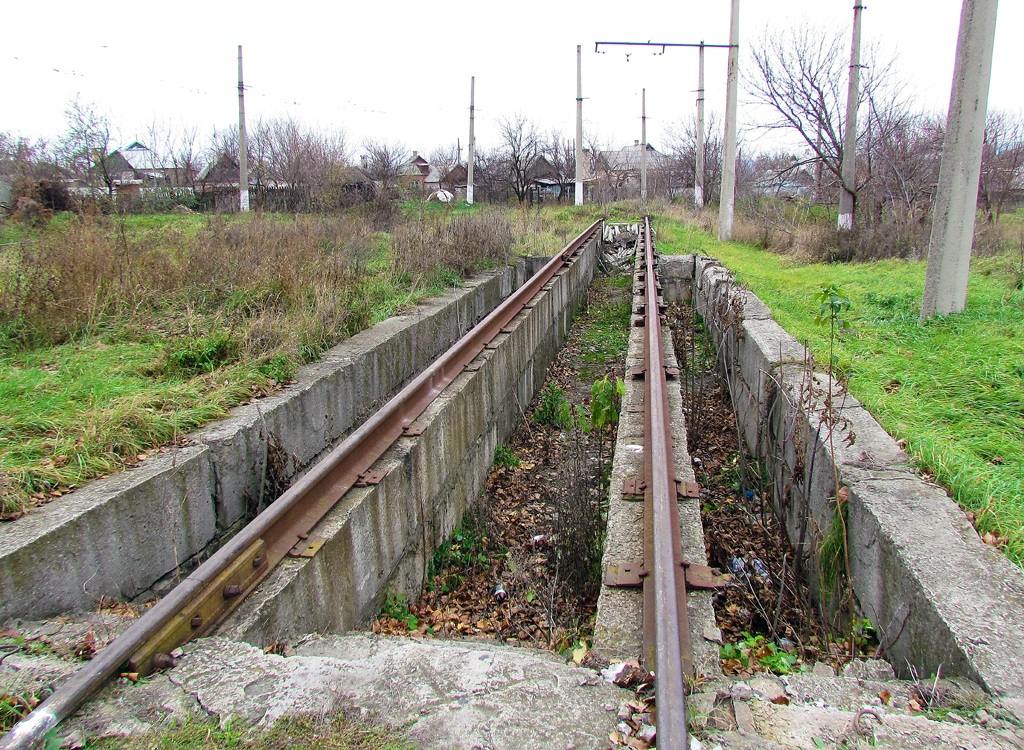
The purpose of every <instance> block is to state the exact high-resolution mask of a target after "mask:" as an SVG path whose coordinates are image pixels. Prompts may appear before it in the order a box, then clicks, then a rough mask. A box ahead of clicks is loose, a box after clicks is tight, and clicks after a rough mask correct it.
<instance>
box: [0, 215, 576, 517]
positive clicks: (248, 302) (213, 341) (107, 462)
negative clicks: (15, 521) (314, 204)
mask: <svg viewBox="0 0 1024 750" xmlns="http://www.w3.org/2000/svg"><path fill="white" fill-rule="evenodd" d="M592 220H593V216H592V215H591V212H590V211H577V210H575V209H571V208H568V209H564V208H563V209H553V210H546V211H543V212H537V211H530V212H523V211H503V210H498V209H492V208H488V207H482V206H474V207H471V208H449V207H444V206H425V205H424V204H418V203H416V204H407V205H406V206H403V207H402V210H401V211H398V212H385V214H384V215H380V214H365V213H364V214H359V213H352V214H348V215H344V216H339V217H315V216H279V215H265V216H260V215H249V216H245V217H240V216H233V217H209V216H199V215H195V216H127V217H76V216H73V215H70V214H66V215H58V216H57V217H55V218H54V220H53V222H51V224H50V225H48V226H47V227H45V228H43V229H25V228H23V227H21V226H20V225H17V224H14V223H13V222H7V223H6V224H0V518H3V517H7V518H10V517H14V516H17V515H19V514H20V513H22V512H24V511H25V510H26V509H27V508H29V507H30V506H31V505H33V504H39V503H42V502H46V501H49V500H51V499H53V498H54V497H59V496H60V495H61V494H63V493H65V492H67V491H68V490H70V489H72V488H74V487H76V486H80V485H81V484H82V483H83V482H86V481H88V480H90V479H93V478H96V477H99V476H103V475H105V474H108V473H112V472H115V471H118V470H120V469H121V468H124V467H125V466H128V465H131V464H133V463H135V462H137V461H139V460H142V459H143V458H145V457H146V456H147V455H149V454H151V453H152V452H154V451H157V450H165V451H166V450H168V447H167V446H168V445H169V444H171V445H172V444H173V443H174V442H175V441H176V440H178V439H179V438H180V437H181V436H182V435H184V434H185V433H187V432H189V431H190V430H193V429H195V428H196V427H198V426H200V425H202V424H205V423H207V422H210V421H212V420H214V419H217V418H219V417H222V416H224V415H226V414H227V410H228V409H230V408H231V407H232V406H236V405H238V404H240V403H244V402H246V401H247V400H249V399H251V398H255V397H259V396H261V395H264V394H266V393H268V392H269V391H271V390H273V389H274V388H276V387H278V386H279V385H280V384H281V383H284V382H287V381H289V380H290V379H292V378H293V377H294V376H295V372H296V370H297V368H298V367H299V366H300V365H302V364H304V363H306V362H310V361H314V360H316V359H317V358H318V357H319V356H321V355H322V354H323V352H325V351H326V350H327V349H328V348H330V347H331V346H334V345H335V344H337V343H338V342H339V341H341V340H343V339H345V338H346V337H348V336H350V335H352V334H353V333H355V332H357V331H359V330H362V329H363V328H366V327H368V326H369V325H372V324H373V323H375V322H377V321H379V320H383V319H384V318H387V317H389V316H391V315H394V314H396V313H398V312H401V311H402V310H405V309H408V308H409V307H411V306H413V305H415V304H416V303H418V302H420V301H421V300H423V299H424V298H425V297H428V296H431V295H435V294H437V293H439V292H441V291H442V290H443V289H445V288H450V287H451V286H452V285H457V284H458V283H459V282H460V281H461V279H462V278H463V277H464V276H466V275H467V274H469V273H472V272H473V271H474V270H478V269H481V268H486V267H494V266H495V265H500V264H501V263H503V262H505V261H506V260H507V259H508V258H509V257H510V256H511V255H515V254H528V253H546V254H551V253H552V252H554V251H555V250H557V249H559V248H561V247H562V246H564V244H565V243H566V242H567V241H568V239H571V238H572V237H573V236H575V234H576V233H578V232H579V231H580V230H581V229H582V228H583V227H584V226H586V225H587V224H589V223H590V222H591V221H592ZM385 229H386V230H387V231H384V230H385Z"/></svg>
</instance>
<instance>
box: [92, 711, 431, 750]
mask: <svg viewBox="0 0 1024 750" xmlns="http://www.w3.org/2000/svg"><path fill="white" fill-rule="evenodd" d="M85 747H86V748H88V749H89V750H93V749H96V750H99V749H100V748H102V749H104V750H114V749H115V748H116V749H118V750H119V749H120V748H132V749H133V750H134V749H136V748H138V749H139V750H179V749H180V750H221V749H222V748H245V749H246V750H288V749H290V748H297V749H300V748H301V749H306V748H308V749H309V750H313V749H314V748H325V749H326V750H412V748H413V747H414V746H413V745H412V744H410V743H409V742H407V741H405V740H404V739H402V738H401V737H400V736H399V735H398V733H397V732H394V731H391V730H389V729H386V728H383V727H378V726H373V725H369V724H365V723H362V722H358V721H353V720H350V719H347V718H345V716H344V715H343V714H338V715H337V716H336V717H335V718H334V719H333V720H328V719H321V718H318V717H315V716H308V715H302V716H290V717H284V718H282V719H281V720H280V721H278V722H277V724H275V725H274V726H273V727H272V728H271V729H269V730H266V731H263V732H260V731H256V730H252V729H251V728H249V727H247V726H244V725H243V724H241V723H240V722H235V723H230V724H227V725H226V726H223V725H219V724H217V723H215V722H211V723H206V722H201V721H194V720H190V721H188V722H186V723H185V724H182V725H180V726H175V727H170V728H168V729H164V730H161V731H159V732H151V733H149V734H144V735H135V736H132V737H126V738H114V737H110V738H105V739H100V740H89V741H88V742H87V744H86V746H85Z"/></svg>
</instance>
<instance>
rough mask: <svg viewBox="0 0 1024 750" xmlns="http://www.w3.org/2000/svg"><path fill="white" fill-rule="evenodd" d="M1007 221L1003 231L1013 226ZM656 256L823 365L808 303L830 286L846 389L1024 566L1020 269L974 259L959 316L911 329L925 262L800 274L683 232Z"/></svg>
mask: <svg viewBox="0 0 1024 750" xmlns="http://www.w3.org/2000/svg"><path fill="white" fill-rule="evenodd" d="M1012 220H1013V219H1011V221H1012ZM658 229H659V232H660V234H659V245H658V247H659V249H660V250H661V251H663V252H670V253H672V252H675V253H689V252H698V253H701V254H704V255H710V256H714V257H716V258H718V259H719V260H721V261H722V262H723V263H724V264H725V265H726V266H728V267H729V268H730V269H731V270H732V271H734V272H735V273H736V275H737V277H738V279H739V281H740V282H741V283H743V284H745V285H746V286H747V287H748V288H750V289H751V290H752V291H753V292H754V293H755V294H757V295H758V297H760V298H761V299H762V300H763V301H764V302H765V303H767V304H768V306H769V307H771V309H772V312H773V313H774V315H775V318H776V320H778V322H779V323H780V324H781V325H782V326H783V327H785V328H786V329H787V330H788V331H789V332H790V333H792V334H793V335H794V336H796V338H797V339H798V340H800V341H805V342H807V346H808V347H809V348H810V350H811V351H812V352H813V353H814V356H815V358H816V359H817V360H818V361H819V362H826V361H828V330H827V329H826V328H823V327H821V326H817V325H815V323H814V321H813V318H814V314H815V313H816V311H817V307H818V305H817V304H816V303H815V301H814V299H813V295H814V294H815V293H816V292H818V291H820V289H821V287H822V286H823V285H826V284H833V283H834V284H837V285H838V286H840V287H841V288H842V289H843V290H844V292H845V293H846V295H847V296H848V297H849V298H850V299H851V301H852V303H853V309H852V311H851V313H850V315H849V316H844V317H847V318H848V320H849V321H850V323H851V325H852V330H850V331H849V332H847V333H844V334H843V335H841V336H839V337H838V340H837V342H836V356H837V358H838V362H837V367H838V370H839V372H841V373H842V374H843V375H844V376H846V377H847V378H848V379H849V388H850V391H851V393H853V395H854V396H856V398H858V399H859V400H860V401H861V402H863V403H864V405H865V406H866V407H867V408H868V409H869V410H870V411H871V413H872V414H873V415H874V416H875V418H876V419H878V421H879V422H880V423H881V424H882V426H883V427H884V428H885V429H886V430H887V431H888V432H889V433H890V434H891V435H893V436H894V437H895V438H896V439H898V440H899V439H902V440H905V441H906V449H907V451H908V452H909V453H910V454H911V455H912V456H913V458H914V460H915V461H916V464H917V466H918V467H919V468H920V470H921V471H922V472H923V473H925V474H927V475H931V476H932V477H934V479H935V481H937V482H939V483H940V484H942V485H943V486H945V487H946V488H947V489H948V490H949V491H950V492H951V493H952V494H953V496H954V497H955V498H956V500H957V501H958V502H959V503H960V505H961V506H963V507H964V508H965V509H966V510H967V511H969V513H970V514H971V515H972V516H973V518H974V521H975V526H976V527H977V528H978V530H979V532H980V533H981V534H982V535H983V538H985V539H986V541H988V542H989V543H993V544H995V545H996V546H998V547H1000V548H1001V549H1002V550H1003V551H1004V553H1005V554H1006V556H1007V557H1008V558H1009V559H1010V560H1012V561H1013V562H1015V563H1016V564H1018V565H1021V566H1024V291H1022V288H1021V287H1022V282H1024V278H1022V263H1021V258H1020V257H1018V256H1016V255H1015V254H1013V253H1008V254H1003V255H998V256H994V257H982V258H975V259H974V260H973V262H972V267H971V278H970V285H969V290H968V299H967V309H966V311H965V312H964V313H963V314H960V315H951V316H948V317H940V318H935V319H932V320H930V321H928V322H926V323H925V324H923V325H921V324H919V323H918V315H919V312H920V302H921V293H922V290H923V288H924V274H925V263H924V262H923V261H901V260H884V261H878V262H874V263H858V264H809V265H801V264H798V263H796V262H794V261H793V260H792V259H790V258H787V257H785V256H780V255H776V254H773V253H768V252H764V251H761V250H757V249H754V248H752V247H749V246H746V245H741V244H736V243H721V242H719V241H718V240H716V239H714V238H713V237H711V236H710V235H708V234H707V233H705V232H703V231H701V230H699V229H695V228H693V227H692V226H687V225H685V224H683V223H681V222H677V221H674V220H669V219H662V220H661V221H659V222H658Z"/></svg>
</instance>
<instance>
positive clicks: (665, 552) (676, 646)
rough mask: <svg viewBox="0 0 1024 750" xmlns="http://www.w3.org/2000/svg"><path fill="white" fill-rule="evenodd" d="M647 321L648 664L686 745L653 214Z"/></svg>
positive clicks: (661, 734)
mask: <svg viewBox="0 0 1024 750" xmlns="http://www.w3.org/2000/svg"><path fill="white" fill-rule="evenodd" d="M640 249H642V251H643V254H644V258H643V271H642V272H641V273H640V274H639V276H640V277H641V278H638V279H637V281H638V282H641V283H642V285H643V303H642V304H643V321H644V370H645V372H644V484H645V486H644V488H643V491H644V568H645V570H646V571H648V574H647V575H644V576H643V590H644V654H643V656H644V661H645V664H646V665H647V667H648V669H651V670H652V671H653V672H654V674H655V676H656V680H655V699H656V705H657V728H658V747H659V748H668V749H669V750H675V749H677V748H679V749H683V748H687V747H689V740H688V739H687V732H686V702H685V685H684V674H686V673H687V672H692V671H693V661H692V657H691V653H690V627H689V622H688V619H687V615H686V579H685V572H684V568H683V549H682V543H681V540H680V535H679V507H678V505H677V497H678V494H679V490H678V486H677V483H676V475H675V474H676V472H675V459H674V454H673V448H672V425H671V421H670V416H669V402H668V382H667V376H666V370H665V364H664V363H665V354H664V350H663V338H662V329H661V307H662V304H661V300H660V299H659V285H658V279H657V262H656V256H655V251H654V236H653V234H652V232H651V222H650V219H649V218H648V219H645V220H644V226H643V231H642V233H641V235H640V248H639V249H638V252H640Z"/></svg>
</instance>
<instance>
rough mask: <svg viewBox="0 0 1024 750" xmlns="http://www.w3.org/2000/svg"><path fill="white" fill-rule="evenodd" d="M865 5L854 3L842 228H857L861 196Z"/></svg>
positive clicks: (847, 104) (839, 223) (841, 197)
mask: <svg viewBox="0 0 1024 750" xmlns="http://www.w3.org/2000/svg"><path fill="white" fill-rule="evenodd" d="M862 10H864V6H863V5H861V3H860V0H856V4H855V5H854V6H853V44H852V45H851V47H850V85H849V87H848V88H847V90H846V133H845V134H844V137H843V165H842V169H841V172H842V178H843V185H842V189H841V190H840V192H839V219H838V222H837V227H838V229H839V231H841V232H842V231H847V232H848V231H850V230H851V229H853V213H854V207H855V205H856V200H857V196H856V193H855V192H854V191H855V190H856V189H857V106H858V105H859V104H860V19H861V11H862Z"/></svg>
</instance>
